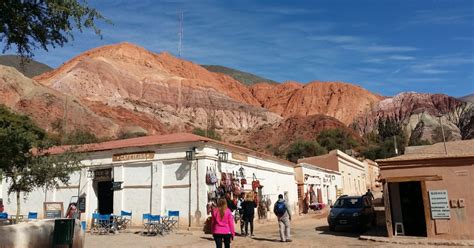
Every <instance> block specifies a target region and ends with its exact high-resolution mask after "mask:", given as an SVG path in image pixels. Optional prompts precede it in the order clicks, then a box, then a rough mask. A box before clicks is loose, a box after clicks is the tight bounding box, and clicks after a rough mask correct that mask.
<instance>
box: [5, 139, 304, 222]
mask: <svg viewBox="0 0 474 248" xmlns="http://www.w3.org/2000/svg"><path fill="white" fill-rule="evenodd" d="M80 149H82V150H81V154H82V155H83V156H84V158H83V159H82V165H83V169H82V170H81V171H79V172H77V173H75V174H74V175H71V180H70V184H69V185H63V186H60V187H58V188H56V189H54V190H51V191H44V190H37V191H35V192H32V193H30V194H28V196H27V198H26V200H22V201H23V202H22V208H21V211H22V213H23V214H27V213H28V212H29V211H33V212H38V213H39V217H40V218H43V217H45V216H44V215H45V214H44V213H45V211H43V203H44V202H49V203H52V202H57V203H62V205H63V208H64V210H65V209H66V208H67V206H68V204H69V202H70V201H71V199H72V198H73V197H77V196H84V197H85V209H84V213H83V214H82V215H81V219H82V220H85V221H90V218H91V215H92V213H94V212H96V211H97V212H100V213H102V214H110V213H113V214H120V211H121V210H126V211H132V220H133V221H132V223H134V224H136V225H140V224H141V218H142V214H144V213H151V214H161V215H166V214H167V213H168V211H170V210H172V211H179V212H180V222H181V223H183V224H185V225H199V224H202V223H203V221H204V220H205V219H206V217H207V208H206V206H207V204H208V203H209V202H210V201H213V200H215V198H217V197H218V196H219V194H218V192H216V191H217V190H218V188H219V186H220V185H222V184H221V181H222V180H221V179H223V178H222V177H223V174H225V177H226V178H229V176H230V177H231V180H232V181H231V184H232V185H231V186H230V185H229V184H228V181H229V179H227V180H225V182H224V183H223V184H224V185H225V186H226V187H225V188H226V190H227V189H229V192H230V193H231V194H234V193H235V192H236V191H234V186H235V189H236V190H237V189H239V188H240V191H246V192H249V191H250V190H252V186H251V185H252V182H253V181H255V180H258V181H259V182H260V185H261V186H260V187H259V188H258V189H257V190H256V191H258V194H259V195H260V197H261V198H260V199H271V200H272V201H273V202H275V201H276V199H277V196H278V194H284V195H285V198H286V199H287V200H288V202H289V204H290V206H291V209H290V210H291V211H293V212H294V211H295V208H296V205H297V192H296V187H295V184H296V182H295V177H294V164H293V163H291V162H288V161H285V160H280V159H277V158H275V157H272V156H269V155H265V154H261V153H257V152H255V151H252V150H249V149H246V148H242V147H238V146H235V145H231V144H227V143H223V142H218V141H215V140H211V139H208V138H205V137H201V136H197V135H192V134H172V135H160V136H146V137H140V138H133V139H127V140H118V141H110V142H104V143H98V144H92V145H87V146H84V147H81V148H80ZM55 152H61V148H54V149H52V153H55ZM210 172H213V173H214V174H215V176H216V177H217V181H216V183H213V184H211V183H209V181H208V175H209V174H210ZM231 175H233V176H231ZM242 179H245V180H242ZM245 181H246V182H245ZM242 183H244V184H243V185H242ZM4 186H5V184H4ZM227 186H230V187H231V188H232V189H230V188H228V187H227ZM242 186H243V187H242ZM220 193H222V192H220ZM2 196H3V198H4V199H5V198H6V187H3V189H2ZM4 202H5V201H4ZM5 211H6V212H8V213H15V212H16V202H15V201H14V200H13V199H12V201H10V202H8V203H7V204H5ZM63 215H64V212H63Z"/></svg>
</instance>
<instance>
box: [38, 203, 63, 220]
mask: <svg viewBox="0 0 474 248" xmlns="http://www.w3.org/2000/svg"><path fill="white" fill-rule="evenodd" d="M43 209H44V218H45V219H59V218H62V215H63V210H64V209H63V203H62V202H44V203H43Z"/></svg>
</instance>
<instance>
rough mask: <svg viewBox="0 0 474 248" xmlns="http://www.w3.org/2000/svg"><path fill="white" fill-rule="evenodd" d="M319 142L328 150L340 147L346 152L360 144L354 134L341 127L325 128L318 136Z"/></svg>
mask: <svg viewBox="0 0 474 248" xmlns="http://www.w3.org/2000/svg"><path fill="white" fill-rule="evenodd" d="M317 141H318V143H319V144H320V145H321V146H323V147H324V148H326V150H328V151H332V150H334V149H339V150H341V151H343V152H345V151H346V150H348V149H352V148H355V147H357V146H359V143H358V142H357V141H356V140H355V139H354V137H352V135H351V134H350V133H349V132H348V131H346V130H344V129H341V128H334V129H327V130H323V131H322V132H321V133H320V134H319V135H318V138H317Z"/></svg>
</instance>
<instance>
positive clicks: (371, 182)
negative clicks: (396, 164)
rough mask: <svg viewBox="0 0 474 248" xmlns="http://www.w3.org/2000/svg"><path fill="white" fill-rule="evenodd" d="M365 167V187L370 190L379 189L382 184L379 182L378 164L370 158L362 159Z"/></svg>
mask: <svg viewBox="0 0 474 248" xmlns="http://www.w3.org/2000/svg"><path fill="white" fill-rule="evenodd" d="M362 162H363V163H364V167H365V175H366V177H365V187H366V188H367V189H370V190H372V191H380V190H381V186H382V184H381V183H380V182H379V179H380V168H379V165H378V164H377V163H376V162H375V161H372V160H370V159H365V160H364V161H362Z"/></svg>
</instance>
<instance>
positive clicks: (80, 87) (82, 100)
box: [0, 43, 474, 150]
mask: <svg viewBox="0 0 474 248" xmlns="http://www.w3.org/2000/svg"><path fill="white" fill-rule="evenodd" d="M12 70H13V69H8V68H7V67H2V68H0V88H1V89H2V92H0V96H1V98H0V104H6V105H7V106H9V107H10V108H12V109H13V110H15V111H17V112H21V113H25V114H29V115H31V116H32V118H33V119H34V120H36V121H37V122H38V123H39V124H40V126H42V127H43V128H45V129H47V130H49V131H54V130H53V123H57V122H58V120H63V119H64V118H65V116H67V118H66V119H67V122H66V123H67V124H68V130H73V129H85V130H87V131H91V132H93V133H95V134H96V135H98V136H110V137H113V136H117V134H118V133H120V132H123V131H125V132H128V131H132V132H137V131H141V132H147V133H149V134H158V133H171V132H178V131H180V132H183V131H191V130H193V129H194V128H196V127H199V128H206V127H209V126H213V127H215V128H216V130H217V131H218V132H219V133H220V134H221V135H222V136H223V138H224V139H225V140H227V141H233V142H239V143H240V144H244V145H247V146H249V147H252V148H256V149H260V150H262V149H266V148H267V147H281V146H282V145H284V144H283V143H288V142H290V141H292V140H294V139H296V138H306V139H312V138H314V137H315V135H316V134H318V133H319V132H320V131H321V130H322V129H325V128H333V127H340V128H346V127H347V126H348V125H352V123H355V125H356V126H357V127H358V130H359V131H360V132H361V133H364V132H366V130H369V129H373V127H374V125H375V123H376V121H377V119H378V118H379V117H380V116H385V115H394V114H396V115H403V116H404V117H403V121H404V123H405V124H406V125H408V126H410V125H413V123H415V121H413V119H416V118H417V116H419V114H420V113H425V115H424V116H427V115H428V114H429V116H431V117H432V116H434V115H436V113H437V111H438V112H441V113H442V114H443V115H445V116H446V117H445V118H450V119H449V120H450V121H451V122H452V123H453V124H454V123H455V121H456V120H460V118H457V117H456V118H457V119H456V118H455V117H449V116H455V115H456V110H457V109H459V107H458V106H461V105H459V104H458V102H457V101H456V100H453V99H451V98H449V97H447V96H438V95H420V94H418V95H417V94H411V93H410V94H408V95H402V96H396V97H394V98H387V99H385V100H384V99H383V97H381V96H379V95H376V94H373V93H371V92H369V91H367V90H365V89H363V88H361V87H358V86H355V85H351V84H347V83H340V82H310V83H308V84H301V83H297V82H286V83H283V84H266V83H260V84H255V85H252V86H245V85H243V84H241V83H240V82H238V81H236V80H234V79H233V78H231V77H229V76H227V75H224V74H220V73H214V72H210V71H208V70H206V69H205V68H203V67H201V66H199V65H197V64H194V63H192V62H189V61H185V60H182V59H179V58H176V57H173V56H172V55H171V54H169V53H160V54H156V53H153V52H150V51H147V50H145V49H144V48H142V47H138V46H136V45H133V44H130V43H120V44H115V45H109V46H104V47H99V48H96V49H92V50H90V51H87V52H85V53H83V54H80V55H79V56H77V57H75V58H73V59H72V60H70V61H68V62H66V63H65V64H63V65H62V66H60V67H59V68H57V69H55V70H53V71H50V72H47V73H44V74H42V75H39V76H37V77H35V78H34V80H30V79H28V78H25V77H23V76H22V75H20V74H19V73H18V72H17V71H12ZM66 96H67V99H69V100H70V101H68V104H67V105H68V107H67V111H65V110H66V107H65V105H66V104H65V101H66ZM423 109H425V110H423ZM66 112H67V114H66ZM458 115H459V114H458ZM431 119H432V118H431ZM431 119H430V120H431ZM415 125H416V124H415ZM454 126H456V127H458V126H460V125H459V124H454ZM473 126H474V124H473ZM410 127H411V126H410ZM454 129H455V128H454ZM460 129H461V128H459V127H458V129H457V130H458V133H460V132H461V131H460Z"/></svg>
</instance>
